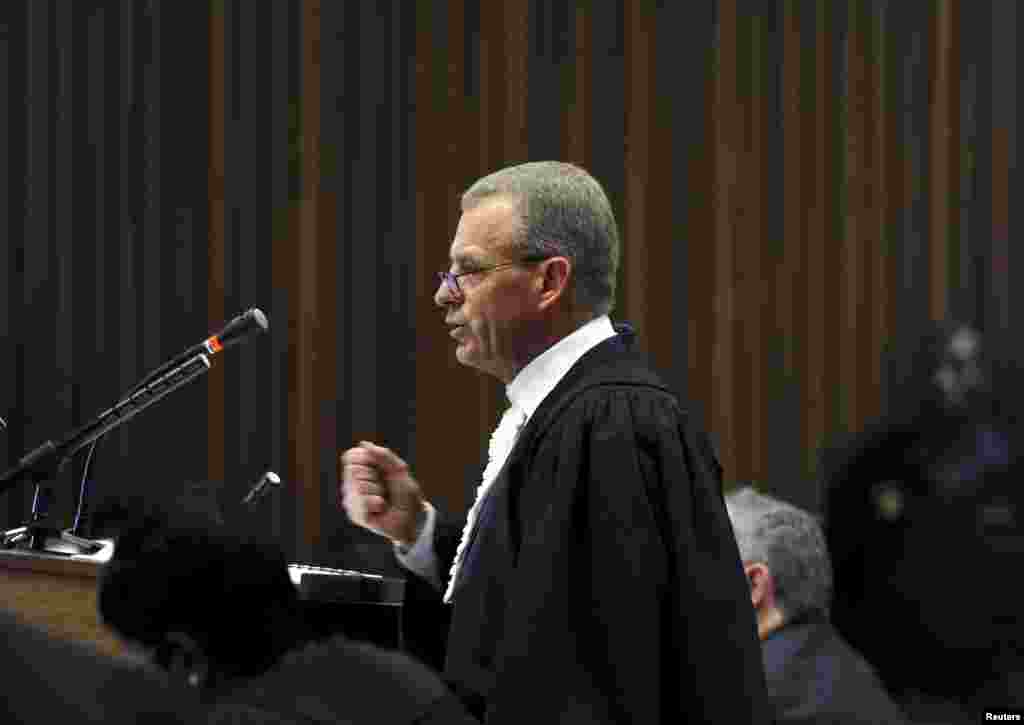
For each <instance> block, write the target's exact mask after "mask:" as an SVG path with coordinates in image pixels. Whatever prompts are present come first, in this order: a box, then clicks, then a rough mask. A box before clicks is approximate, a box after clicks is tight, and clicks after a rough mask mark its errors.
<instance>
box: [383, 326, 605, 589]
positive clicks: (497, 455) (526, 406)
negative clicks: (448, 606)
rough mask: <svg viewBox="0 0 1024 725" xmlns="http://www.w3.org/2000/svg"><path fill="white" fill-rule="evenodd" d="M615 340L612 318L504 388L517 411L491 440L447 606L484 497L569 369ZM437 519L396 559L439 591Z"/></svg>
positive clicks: (553, 350)
mask: <svg viewBox="0 0 1024 725" xmlns="http://www.w3.org/2000/svg"><path fill="white" fill-rule="evenodd" d="M614 336H615V328H613V327H612V323H611V320H609V319H608V316H607V315H603V316H601V317H598V318H595V319H593V320H591V321H589V322H587V323H586V324H585V325H583V326H582V327H580V328H579V329H577V330H576V331H574V332H573V333H572V334H571V335H567V336H566V337H564V338H562V339H561V340H559V341H558V342H556V343H555V344H554V345H552V346H551V347H549V348H548V349H547V350H545V351H544V352H543V353H541V354H540V355H538V356H537V357H535V358H534V359H533V360H531V361H530V362H529V364H527V365H526V367H524V368H523V369H522V370H520V371H519V374H517V375H516V377H515V378H514V379H513V380H512V382H510V383H509V384H508V386H507V387H506V388H505V392H506V394H507V395H508V399H509V400H510V401H511V402H512V405H511V407H510V408H509V409H508V410H507V411H506V412H505V415H504V416H502V419H501V421H500V422H499V423H498V427H497V428H496V429H495V431H494V434H493V435H492V436H491V443H490V446H489V447H488V451H487V453H488V460H487V467H486V469H484V475H483V477H482V480H481V483H480V486H479V487H478V488H477V491H476V498H475V499H474V501H473V506H472V508H470V510H469V516H468V518H467V520H466V525H465V527H464V528H463V529H462V538H461V540H460V542H459V547H458V549H457V550H456V555H455V562H454V563H453V564H452V568H451V577H450V579H449V580H448V588H447V591H446V592H445V595H444V600H445V601H446V602H450V601H451V598H452V591H453V587H454V582H455V575H456V574H457V573H458V568H459V566H460V565H461V563H462V558H463V556H464V553H465V548H466V542H467V541H468V540H469V538H470V532H472V530H473V526H474V524H475V523H476V517H477V514H478V511H479V507H480V505H481V501H482V499H483V495H484V493H486V491H487V489H488V487H489V486H490V485H491V484H492V483H493V482H494V479H495V478H497V475H498V473H499V472H500V471H501V468H502V466H504V465H505V460H506V459H507V458H508V454H509V453H511V451H512V448H513V446H514V445H515V441H516V437H517V436H518V435H519V431H520V430H521V429H522V427H523V426H524V425H525V424H526V423H527V422H528V421H529V419H530V417H532V416H533V413H534V411H536V410H537V408H538V407H539V406H540V404H541V403H542V402H544V398H546V397H547V396H548V394H549V393H551V391H552V390H554V388H555V386H556V385H558V383H559V381H561V379H562V378H563V377H565V374H566V373H567V372H569V369H570V368H571V367H572V366H573V365H575V364H576V362H577V361H578V360H579V359H580V358H581V357H583V355H585V354H586V353H587V352H588V351H589V350H590V349H591V348H593V347H595V346H596V345H599V344H600V343H602V342H604V341H605V340H607V339H608V338H610V337H614ZM436 517H437V512H436V511H435V510H434V508H433V507H432V506H430V505H429V504H428V506H427V520H426V524H425V525H424V527H423V530H422V531H421V532H420V535H419V538H418V539H417V540H416V541H415V542H414V544H413V546H412V547H410V548H409V549H408V550H403V549H402V548H401V547H398V546H396V547H395V554H396V556H397V558H398V561H399V563H400V564H402V565H403V566H404V567H406V568H407V569H409V570H411V571H413V572H415V573H417V574H419V575H420V576H424V577H426V578H427V579H429V580H430V581H432V582H435V584H436V586H438V587H439V588H440V584H439V576H438V571H437V570H438V567H437V555H436V553H435V552H434V549H433V538H434V536H433V534H434V523H435V520H436Z"/></svg>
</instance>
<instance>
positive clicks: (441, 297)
mask: <svg viewBox="0 0 1024 725" xmlns="http://www.w3.org/2000/svg"><path fill="white" fill-rule="evenodd" d="M434 304H435V305H437V306H438V307H447V306H448V305H451V304H455V297H454V295H452V291H451V290H450V289H448V284H447V283H446V282H445V281H444V280H443V279H442V280H438V284H437V289H436V290H434Z"/></svg>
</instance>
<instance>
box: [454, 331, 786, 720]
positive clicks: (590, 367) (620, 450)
mask: <svg viewBox="0 0 1024 725" xmlns="http://www.w3.org/2000/svg"><path fill="white" fill-rule="evenodd" d="M631 337H632V336H631V334H629V333H628V332H627V334H626V335H622V334H620V335H618V336H616V337H613V338H611V339H609V340H606V341H605V342H603V343H601V344H599V345H598V346H596V347H595V348H593V349H591V350H590V351H589V352H587V353H586V354H585V355H584V356H583V357H582V358H581V359H580V360H579V361H578V362H577V363H576V364H575V365H574V366H573V368H572V369H571V370H570V371H569V373H568V374H567V375H566V376H565V377H564V378H563V379H562V380H561V381H560V382H559V384H558V385H557V386H556V388H555V389H554V390H553V391H552V392H551V394H549V395H548V397H547V398H546V399H545V400H544V401H543V403H542V404H541V405H540V407H539V408H538V409H537V410H536V411H535V413H534V415H533V416H532V417H531V419H530V421H529V423H528V424H527V425H526V427H525V428H524V429H523V431H522V432H521V433H520V437H519V439H518V440H517V442H516V446H515V448H514V449H513V451H512V452H511V454H510V455H509V458H508V460H507V462H506V464H505V467H504V469H503V470H502V471H501V473H499V476H498V478H497V480H496V481H495V483H494V484H493V486H492V488H491V490H490V491H489V493H488V495H487V498H486V499H485V500H484V502H483V503H482V506H481V512H480V515H479V520H478V521H479V525H478V526H477V528H476V534H475V536H474V538H473V540H472V542H471V543H470V544H469V547H470V548H469V549H467V555H466V558H465V561H464V565H463V569H462V571H461V572H460V575H459V581H457V582H456V589H455V594H454V604H453V607H454V609H453V611H452V612H451V624H450V630H449V637H448V645H447V653H446V662H445V673H444V674H445V678H446V680H447V681H448V682H449V684H450V685H451V686H452V687H453V689H455V691H456V692H457V693H459V694H460V695H461V696H462V697H463V698H464V700H465V701H466V702H467V704H468V705H469V706H470V708H471V709H474V710H475V711H476V712H477V713H478V714H481V713H483V712H486V722H487V723H488V724H489V725H494V724H501V725H506V724H507V725H513V724H514V725H522V724H523V723H528V724H531V725H540V724H541V723H545V724H546V723H621V724H622V725H625V724H626V723H629V724H631V725H642V724H643V723H673V724H677V723H688V722H692V723H698V722H699V723H729V724H730V725H734V724H735V723H761V722H770V721H771V716H770V712H771V710H770V705H769V702H768V698H767V694H766V689H765V681H764V672H763V669H762V664H761V652H760V647H759V643H758V640H757V636H756V631H755V620H754V614H753V609H752V607H751V604H750V594H749V588H748V585H747V583H746V578H745V576H744V574H743V571H742V567H741V565H740V561H739V554H738V551H737V548H736V544H735V541H734V539H733V534H732V528H731V526H730V524H729V520H728V518H727V514H726V511H725V506H724V501H723V496H722V490H721V469H720V466H719V463H718V461H717V459H716V457H715V454H714V452H713V450H712V447H711V445H710V442H709V440H708V438H707V437H706V435H705V434H704V433H703V432H701V430H700V429H699V428H698V425H697V424H696V422H695V421H693V420H691V418H690V417H689V416H688V415H687V413H686V411H685V410H684V409H683V408H681V407H680V404H679V402H678V400H677V399H676V397H675V396H674V395H673V394H672V393H671V392H669V390H668V389H667V387H666V386H665V385H664V384H663V383H662V382H661V381H660V380H659V379H658V377H657V376H656V375H655V374H654V373H652V372H651V371H650V370H649V369H648V367H647V365H646V364H645V362H644V361H643V359H642V358H640V357H639V356H637V355H635V354H634V353H632V352H630V351H629V349H628V348H629V346H630V344H631ZM461 530H462V526H461V522H455V521H446V520H445V518H444V517H439V519H438V527H437V530H436V532H435V550H436V551H437V553H438V558H439V563H440V565H441V567H442V569H441V571H442V572H443V575H444V576H447V573H448V570H449V568H450V565H451V561H452V560H453V558H454V553H455V548H456V546H457V543H458V540H459V537H460V535H461Z"/></svg>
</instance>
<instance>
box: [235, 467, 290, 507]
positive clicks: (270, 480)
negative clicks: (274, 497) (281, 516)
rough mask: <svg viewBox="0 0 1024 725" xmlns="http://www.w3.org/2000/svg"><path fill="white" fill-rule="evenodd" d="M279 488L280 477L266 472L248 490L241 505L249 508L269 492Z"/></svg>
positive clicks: (271, 472)
mask: <svg viewBox="0 0 1024 725" xmlns="http://www.w3.org/2000/svg"><path fill="white" fill-rule="evenodd" d="M279 488H281V477H280V476H278V475H277V474H276V473H274V472H273V471H267V472H266V473H264V474H263V475H262V476H260V477H259V479H258V480H257V481H256V483H254V484H253V486H252V488H250V489H249V493H247V494H246V495H245V498H243V499H242V503H243V504H244V505H246V506H251V505H252V504H254V503H256V502H257V501H259V500H260V499H262V498H263V497H264V496H266V495H267V494H268V493H270V492H271V491H276V490H278V489H279Z"/></svg>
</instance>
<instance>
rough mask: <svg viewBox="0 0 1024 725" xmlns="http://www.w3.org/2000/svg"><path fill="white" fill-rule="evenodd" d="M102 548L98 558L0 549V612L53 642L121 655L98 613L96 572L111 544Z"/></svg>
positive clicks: (108, 543)
mask: <svg viewBox="0 0 1024 725" xmlns="http://www.w3.org/2000/svg"><path fill="white" fill-rule="evenodd" d="M103 543H104V548H103V549H101V551H100V552H99V553H98V554H95V555H89V556H85V555H77V554H70V555H61V554H49V553H44V552H36V551H27V550H24V551H23V550H20V549H0V607H3V608H4V609H6V610H8V611H10V612H13V613H14V614H16V615H17V616H18V617H20V618H21V619H22V620H24V621H26V622H29V623H30V624H34V625H37V626H40V627H42V628H43V629H45V630H47V631H48V632H49V633H50V634H52V635H53V636H55V637H59V638H61V639H69V640H76V641H80V642H87V643H89V644H91V645H93V646H95V647H96V648H97V649H99V650H100V651H102V652H105V653H107V654H112V655H123V654H125V653H126V652H125V647H124V645H123V644H122V643H121V641H120V640H119V639H118V638H117V637H116V636H115V635H114V633H113V632H111V631H110V630H109V629H108V628H107V627H106V625H104V624H103V623H102V622H101V621H100V617H99V612H98V611H97V609H96V591H97V580H98V579H99V575H100V569H101V568H102V566H103V562H104V561H106V560H107V559H109V558H110V554H111V553H112V552H113V542H110V541H107V542H103Z"/></svg>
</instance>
